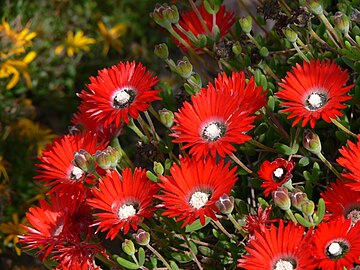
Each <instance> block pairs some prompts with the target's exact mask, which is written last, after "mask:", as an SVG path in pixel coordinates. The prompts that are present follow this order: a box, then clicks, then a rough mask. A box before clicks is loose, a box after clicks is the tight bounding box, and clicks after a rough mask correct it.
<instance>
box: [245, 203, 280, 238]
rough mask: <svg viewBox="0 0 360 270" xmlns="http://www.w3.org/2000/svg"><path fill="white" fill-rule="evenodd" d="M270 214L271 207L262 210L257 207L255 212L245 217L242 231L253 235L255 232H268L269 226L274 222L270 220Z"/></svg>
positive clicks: (260, 207)
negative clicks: (244, 230)
mask: <svg viewBox="0 0 360 270" xmlns="http://www.w3.org/2000/svg"><path fill="white" fill-rule="evenodd" d="M271 212H272V205H270V206H267V207H265V208H263V207H262V206H259V207H258V209H257V212H254V213H251V214H249V215H247V219H246V226H245V227H244V229H246V231H247V232H248V233H249V234H250V235H252V236H253V235H254V233H255V231H263V230H268V229H269V228H270V224H272V223H274V222H275V221H276V220H271V219H270V215H271Z"/></svg>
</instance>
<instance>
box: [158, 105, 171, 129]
mask: <svg viewBox="0 0 360 270" xmlns="http://www.w3.org/2000/svg"><path fill="white" fill-rule="evenodd" d="M159 116H160V121H161V123H163V124H164V125H165V126H166V127H167V128H171V127H172V125H173V124H174V113H173V112H172V111H169V110H167V109H162V110H160V111H159Z"/></svg>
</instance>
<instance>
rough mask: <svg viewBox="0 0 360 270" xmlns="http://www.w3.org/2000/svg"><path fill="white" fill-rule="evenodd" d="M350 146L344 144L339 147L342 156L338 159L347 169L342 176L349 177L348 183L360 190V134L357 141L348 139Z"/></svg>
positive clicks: (354, 188) (352, 187)
mask: <svg viewBox="0 0 360 270" xmlns="http://www.w3.org/2000/svg"><path fill="white" fill-rule="evenodd" d="M347 144H348V147H345V146H343V147H342V148H341V149H339V152H340V154H341V155H342V157H339V158H338V159H337V160H336V161H337V162H338V163H339V164H340V165H341V166H343V167H344V168H345V169H346V170H347V171H346V172H344V173H342V176H343V177H345V178H347V179H349V183H348V184H347V185H348V186H349V187H350V188H351V189H353V190H356V191H360V167H359V164H360V135H358V141H357V143H356V144H355V143H353V142H351V141H350V140H348V141H347Z"/></svg>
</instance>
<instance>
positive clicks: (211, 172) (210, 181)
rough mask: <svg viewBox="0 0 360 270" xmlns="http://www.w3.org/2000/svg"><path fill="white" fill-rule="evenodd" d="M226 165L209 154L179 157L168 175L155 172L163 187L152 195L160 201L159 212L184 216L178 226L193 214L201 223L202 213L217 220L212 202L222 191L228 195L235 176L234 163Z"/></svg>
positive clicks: (186, 223) (203, 222)
mask: <svg viewBox="0 0 360 270" xmlns="http://www.w3.org/2000/svg"><path fill="white" fill-rule="evenodd" d="M229 167H230V163H227V164H225V162H224V160H221V161H220V162H219V163H218V164H217V163H216V161H215V159H213V158H207V159H204V160H199V161H196V160H194V159H191V158H189V157H185V158H181V159H180V165H177V164H173V166H172V167H171V169H170V173H171V176H159V177H160V179H161V183H159V186H160V187H161V188H162V189H163V190H162V194H161V195H157V196H156V197H157V198H159V199H160V200H162V201H163V204H164V208H165V211H164V212H163V213H162V215H165V216H168V217H170V218H173V217H176V221H180V220H184V222H183V224H182V227H185V226H186V225H188V224H191V223H193V222H194V221H195V220H196V219H197V218H200V222H201V224H203V225H204V224H205V216H207V217H210V218H211V219H213V220H217V218H216V216H215V212H219V210H218V209H217V207H216V205H215V203H216V202H217V201H218V200H219V198H220V197H221V196H222V195H224V194H227V195H229V193H230V191H231V189H232V188H233V186H234V184H235V182H236V180H237V177H236V173H235V172H236V167H234V168H232V169H230V168H229Z"/></svg>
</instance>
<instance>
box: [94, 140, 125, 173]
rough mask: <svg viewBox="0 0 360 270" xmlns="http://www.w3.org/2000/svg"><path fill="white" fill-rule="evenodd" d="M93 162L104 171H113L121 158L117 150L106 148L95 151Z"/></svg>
mask: <svg viewBox="0 0 360 270" xmlns="http://www.w3.org/2000/svg"><path fill="white" fill-rule="evenodd" d="M94 156H95V161H96V163H97V164H98V166H99V167H100V168H102V169H104V170H109V169H115V168H116V165H117V164H118V161H119V159H120V158H121V153H120V151H119V150H118V149H117V148H114V147H111V146H108V147H107V148H106V149H105V150H103V151H96V153H95V155H94Z"/></svg>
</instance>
